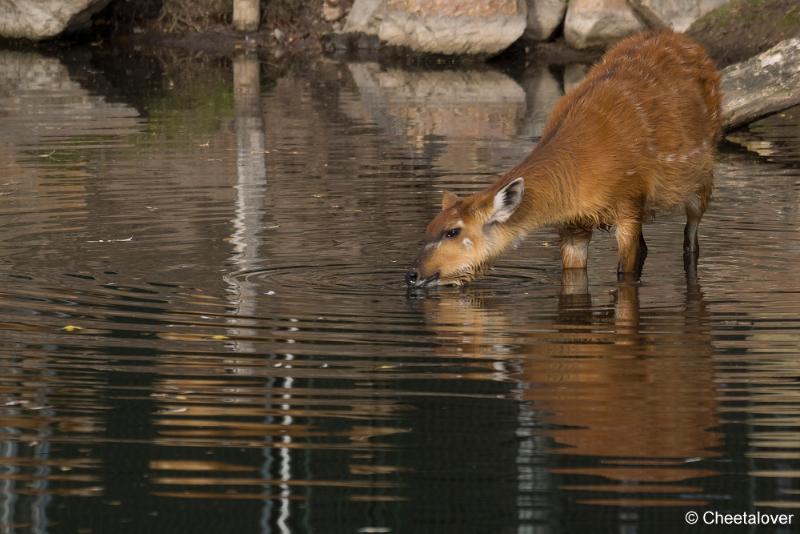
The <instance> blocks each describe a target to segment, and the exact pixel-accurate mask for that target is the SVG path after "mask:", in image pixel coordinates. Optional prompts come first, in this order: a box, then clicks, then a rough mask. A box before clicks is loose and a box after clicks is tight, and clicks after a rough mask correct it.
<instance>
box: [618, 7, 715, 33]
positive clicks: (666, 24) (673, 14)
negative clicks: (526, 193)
mask: <svg viewBox="0 0 800 534" xmlns="http://www.w3.org/2000/svg"><path fill="white" fill-rule="evenodd" d="M729 1H730V0H628V3H629V4H630V6H631V7H632V8H633V9H634V11H636V13H637V14H638V15H639V17H640V18H641V19H642V20H644V21H645V22H646V23H647V24H648V26H651V27H656V28H672V29H673V30H675V31H677V32H685V31H686V30H688V29H689V26H691V25H692V23H693V22H694V21H696V20H697V19H699V18H700V17H702V16H703V15H705V14H706V13H708V12H710V11H713V10H715V9H716V8H718V7H720V6H722V5H724V4H727V3H728V2H729Z"/></svg>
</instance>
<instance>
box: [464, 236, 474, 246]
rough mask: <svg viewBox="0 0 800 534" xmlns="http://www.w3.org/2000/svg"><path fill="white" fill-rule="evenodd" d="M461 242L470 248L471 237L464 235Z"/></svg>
mask: <svg viewBox="0 0 800 534" xmlns="http://www.w3.org/2000/svg"><path fill="white" fill-rule="evenodd" d="M463 243H464V246H465V247H467V248H472V239H470V238H468V237H465V238H464V241H463Z"/></svg>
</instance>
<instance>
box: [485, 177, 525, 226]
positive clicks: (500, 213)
mask: <svg viewBox="0 0 800 534" xmlns="http://www.w3.org/2000/svg"><path fill="white" fill-rule="evenodd" d="M523 193H525V179H524V178H523V177H522V176H520V177H519V178H515V179H513V180H511V181H510V182H509V183H508V184H506V185H505V186H503V188H502V189H500V191H498V192H497V193H496V194H495V195H494V202H493V206H492V215H491V217H489V222H490V223H496V222H500V223H502V222H506V221H507V220H508V218H509V217H511V214H512V213H514V211H515V210H516V209H517V208H518V207H519V205H520V203H521V202H522V195H523Z"/></svg>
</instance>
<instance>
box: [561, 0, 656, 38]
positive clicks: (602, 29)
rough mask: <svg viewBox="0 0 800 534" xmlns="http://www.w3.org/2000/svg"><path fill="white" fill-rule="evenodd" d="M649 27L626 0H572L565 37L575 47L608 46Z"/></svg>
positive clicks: (565, 25)
mask: <svg viewBox="0 0 800 534" xmlns="http://www.w3.org/2000/svg"><path fill="white" fill-rule="evenodd" d="M643 29H645V25H644V24H642V22H641V21H640V20H639V18H638V17H637V16H636V13H634V11H633V9H632V8H631V7H630V6H629V5H628V4H627V2H626V1H625V0H570V2H569V6H567V16H566V19H565V20H564V37H565V39H566V41H567V43H568V44H569V45H570V46H572V47H574V48H589V47H592V46H607V45H609V44H611V43H614V42H616V41H618V40H620V39H622V38H623V37H627V36H628V35H631V34H633V33H636V32H638V31H641V30H643Z"/></svg>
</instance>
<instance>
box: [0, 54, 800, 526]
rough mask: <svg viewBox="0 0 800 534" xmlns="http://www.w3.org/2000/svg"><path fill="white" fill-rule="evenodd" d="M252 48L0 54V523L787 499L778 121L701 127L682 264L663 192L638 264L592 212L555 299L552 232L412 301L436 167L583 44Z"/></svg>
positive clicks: (794, 384) (784, 156) (797, 368)
mask: <svg viewBox="0 0 800 534" xmlns="http://www.w3.org/2000/svg"><path fill="white" fill-rule="evenodd" d="M260 67H261V68H259V64H258V62H256V61H248V60H247V59H245V58H239V59H237V60H236V61H235V62H232V61H231V60H225V59H222V60H209V59H205V58H192V57H190V56H188V55H178V57H176V58H173V59H172V60H170V61H167V60H166V59H164V58H163V57H162V58H161V59H152V58H151V59H146V58H142V57H132V56H127V55H124V54H120V55H116V56H110V57H103V56H93V55H92V54H89V53H85V52H79V53H72V52H69V53H63V54H61V57H45V56H42V55H37V54H35V53H28V52H13V51H6V52H0V341H1V342H0V531H2V532H93V533H107V532H137V533H138V532H165V533H175V532H236V533H248V532H278V533H285V532H321V533H330V532H458V533H461V532H488V533H506V532H519V533H562V532H564V533H566V532H625V533H633V532H665V533H673V532H679V531H685V530H688V528H689V527H688V526H687V524H686V522H685V520H684V516H685V514H686V513H687V512H688V511H690V510H695V511H698V512H700V513H703V512H704V511H708V510H719V511H721V512H730V513H739V512H748V511H750V512H752V511H756V510H758V511H761V512H764V513H794V512H795V510H797V508H798V506H800V499H798V495H800V484H798V479H800V348H799V347H800V269H798V264H799V263H800V233H798V232H799V231H800V216H799V215H798V197H799V196H800V170H798V166H799V164H800V112H797V111H790V112H788V113H784V114H783V115H780V116H775V117H772V118H769V119H767V120H765V121H762V122H761V123H758V124H756V125H753V126H751V128H750V129H749V130H747V131H744V132H739V133H738V134H737V135H736V136H735V139H734V140H735V141H736V143H735V144H734V143H732V142H727V143H726V144H724V145H723V147H722V153H721V154H720V158H719V165H718V171H717V180H716V184H717V185H716V190H715V193H714V200H713V203H712V205H711V207H710V209H709V211H708V212H707V214H706V217H705V219H704V221H703V224H702V225H701V227H700V238H701V249H702V253H701V254H702V255H701V259H700V266H699V279H698V283H697V284H687V282H686V280H685V277H684V274H683V270H682V259H681V252H680V250H681V240H682V221H681V218H680V217H677V216H676V217H665V218H660V219H658V220H657V221H656V222H655V223H653V224H651V225H649V226H648V227H646V229H645V234H646V236H647V239H648V244H649V247H650V256H649V258H648V261H647V265H646V266H645V273H644V276H643V279H642V283H641V285H640V286H633V285H618V284H617V282H616V277H615V272H614V269H615V265H616V259H615V253H614V247H613V241H614V240H613V236H610V235H605V234H603V233H600V235H598V236H597V237H596V238H595V240H594V242H593V244H592V255H591V266H590V269H589V272H588V289H587V290H586V291H577V294H568V293H576V292H575V291H567V290H566V289H565V288H567V287H573V288H574V287H575V285H576V284H577V285H578V286H580V285H581V284H582V283H583V281H581V280H577V281H576V280H567V281H565V285H564V287H562V280H561V273H560V269H559V259H558V252H557V249H558V247H557V241H556V235H555V233H554V232H553V231H549V230H547V231H541V232H539V233H537V234H535V235H533V236H531V237H529V239H528V240H527V241H526V243H525V244H524V245H523V246H522V247H521V248H520V249H519V250H517V251H515V252H513V253H512V254H510V255H508V256H506V257H505V258H504V259H503V260H502V261H501V262H500V263H499V264H498V265H497V268H496V270H495V272H494V273H493V275H492V276H490V277H488V278H486V279H484V280H481V281H480V282H478V283H475V284H473V285H472V286H469V287H466V288H463V289H453V288H443V289H440V290H434V291H430V292H428V293H419V294H408V293H407V292H406V290H405V288H404V287H403V284H402V277H403V272H404V270H405V268H406V267H407V266H408V264H409V263H410V261H411V259H412V258H413V256H414V255H415V254H416V252H417V249H418V242H419V239H420V237H421V235H422V230H423V228H424V225H425V224H426V222H427V221H428V220H429V219H430V218H431V217H432V216H433V215H434V214H435V212H436V211H437V209H438V205H439V201H440V195H441V190H442V189H450V190H454V191H456V192H459V193H466V192H471V191H475V190H478V189H481V188H482V187H484V186H485V185H486V184H487V183H488V182H489V181H491V180H492V177H493V175H495V174H497V173H500V172H502V171H503V170H504V169H506V168H508V167H510V166H511V165H513V164H514V163H516V162H517V161H518V160H519V159H520V158H521V157H523V156H524V155H525V154H526V153H527V152H528V151H529V150H530V148H531V147H532V145H533V143H534V142H535V140H536V139H537V137H538V135H539V134H540V132H541V129H542V126H543V121H544V119H545V118H546V116H547V113H548V111H549V110H550V108H551V107H552V105H553V103H554V102H555V101H556V100H557V98H558V97H559V96H560V95H561V94H562V93H563V90H564V87H565V86H567V87H569V86H570V84H571V83H574V80H575V79H576V78H578V77H579V76H580V74H581V72H582V71H581V69H580V67H567V68H566V69H565V68H562V67H553V68H545V67H542V68H538V67H529V68H527V69H525V70H520V69H516V70H514V71H512V72H501V71H499V70H492V69H482V70H447V69H440V70H424V69H417V70H414V71H413V72H412V71H404V70H401V69H398V68H390V67H381V66H379V65H377V64H374V63H351V64H347V63H337V62H334V61H329V62H326V63H324V64H323V65H321V66H320V67H318V68H317V69H316V70H314V71H309V72H306V71H303V70H302V69H296V70H295V72H292V73H289V74H284V75H281V76H275V75H272V74H271V73H270V71H269V68H268V67H267V66H266V65H261V66H260ZM798 521H800V519H798ZM696 528H697V530H698V531H706V530H718V531H722V529H723V527H696ZM725 528H726V530H725V531H726V532H727V531H729V530H731V527H725ZM789 530H790V527H785V528H784V531H786V532H788V531H789Z"/></svg>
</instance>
